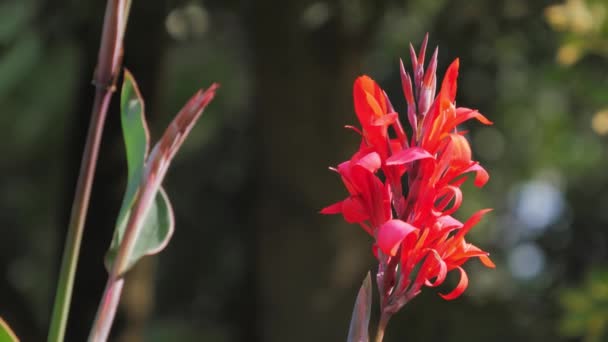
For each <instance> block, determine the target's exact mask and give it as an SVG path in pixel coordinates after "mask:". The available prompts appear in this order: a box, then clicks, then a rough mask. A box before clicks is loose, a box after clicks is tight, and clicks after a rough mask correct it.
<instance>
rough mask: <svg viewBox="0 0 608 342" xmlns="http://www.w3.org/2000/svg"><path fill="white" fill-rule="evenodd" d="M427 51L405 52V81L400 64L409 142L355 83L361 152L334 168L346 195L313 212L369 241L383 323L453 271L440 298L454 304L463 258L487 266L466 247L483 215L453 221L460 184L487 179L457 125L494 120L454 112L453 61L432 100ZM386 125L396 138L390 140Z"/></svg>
mask: <svg viewBox="0 0 608 342" xmlns="http://www.w3.org/2000/svg"><path fill="white" fill-rule="evenodd" d="M427 43H428V35H427V36H426V37H425V39H424V41H423V43H422V46H421V49H420V51H419V53H418V54H416V51H415V49H414V48H413V46H412V45H411V44H410V55H411V62H412V68H413V71H412V73H410V74H408V72H407V71H406V70H405V67H404V64H403V61H400V63H399V73H400V76H401V86H402V91H403V96H404V97H405V101H406V102H407V119H408V122H409V124H410V126H411V129H412V137H411V140H410V142H409V143H408V141H407V137H406V135H405V130H404V129H403V126H402V125H401V121H400V119H399V115H398V114H397V113H396V112H395V110H394V108H393V106H392V105H391V101H390V100H389V98H388V96H387V94H386V93H385V92H384V91H383V90H382V89H381V88H380V86H379V85H378V84H377V83H376V82H375V81H374V80H372V79H371V78H370V77H368V76H361V77H359V78H357V79H356V81H355V84H354V86H353V96H354V105H355V112H356V114H357V118H358V119H359V122H360V125H361V127H360V129H359V128H355V127H351V129H353V130H355V131H356V132H358V133H359V134H360V135H361V136H362V140H361V145H360V146H359V149H358V151H357V152H355V153H354V155H353V156H352V157H351V159H350V160H348V161H346V162H343V163H341V164H340V165H339V166H338V167H337V169H336V171H337V172H338V173H339V174H340V176H341V178H342V181H343V182H344V186H345V187H346V189H347V191H348V194H349V196H348V197H347V198H346V199H345V200H343V201H341V202H338V203H336V204H333V205H330V206H329V207H327V208H324V209H323V210H321V213H323V214H341V215H342V216H343V217H344V219H345V220H346V221H347V222H352V223H358V224H359V225H361V227H362V228H363V229H364V230H365V231H366V232H367V233H368V234H369V235H370V236H372V237H373V238H374V239H375V243H374V244H373V247H372V251H373V253H374V255H375V256H376V258H377V260H378V263H379V267H378V274H377V277H376V278H377V283H378V284H379V291H380V292H381V293H380V298H381V309H382V311H383V313H385V314H389V315H390V314H393V313H395V312H396V311H397V310H399V309H400V308H401V307H402V306H403V305H404V304H405V303H407V302H408V301H409V300H411V299H412V298H414V297H415V296H416V295H418V294H419V293H420V292H421V290H422V288H423V287H424V286H428V287H435V286H439V285H441V284H443V283H444V281H445V279H446V276H447V274H448V273H449V272H450V271H452V270H458V271H459V273H460V281H459V283H458V285H457V286H456V288H455V289H454V290H452V291H451V292H450V293H447V294H440V296H442V297H443V298H445V299H446V300H452V299H455V298H457V297H459V296H460V295H461V294H462V293H463V292H464V291H465V290H466V288H467V286H468V277H467V274H466V272H465V271H464V269H463V268H462V266H463V265H464V263H466V262H467V261H468V260H469V259H471V258H478V259H479V260H480V261H481V262H482V264H483V265H484V266H486V267H489V268H494V267H495V265H494V263H493V262H492V260H491V259H490V258H489V253H487V252H486V251H483V250H482V249H480V248H479V247H477V246H475V245H473V244H471V243H469V242H467V241H466V239H465V238H466V234H467V233H468V232H469V231H470V230H471V229H472V228H473V227H474V226H475V225H477V224H478V223H479V221H480V220H481V218H482V217H483V216H484V215H485V214H486V213H487V212H488V211H489V209H484V210H480V211H478V212H476V213H474V214H473V215H471V217H470V218H469V219H468V220H466V222H464V223H462V222H460V221H458V220H457V219H455V218H454V217H453V216H452V215H453V214H455V213H456V211H458V209H459V208H460V207H461V204H462V201H463V194H462V189H461V186H462V184H463V183H464V182H465V181H466V179H467V176H468V173H471V172H473V173H475V177H474V184H475V186H478V187H481V186H483V185H485V184H486V183H487V181H488V180H489V174H488V172H487V171H486V170H485V169H484V168H483V167H482V166H481V165H480V164H479V162H477V161H475V160H473V154H472V151H471V146H470V144H469V141H468V140H467V139H466V138H465V134H466V132H465V131H462V130H459V129H458V125H460V124H462V123H464V122H466V121H468V120H471V119H475V120H477V121H479V122H481V123H482V124H484V125H490V124H492V122H491V121H490V120H488V119H487V118H486V117H485V116H483V115H482V114H481V113H479V112H478V111H477V110H474V109H469V108H458V107H456V103H455V99H456V91H457V78H458V69H459V65H460V61H459V59H455V60H454V61H453V62H452V64H450V66H449V67H448V69H447V70H446V72H445V76H444V77H443V79H442V80H441V86H440V89H439V91H438V93H437V94H436V90H437V89H436V88H437V87H436V86H437V84H438V83H437V82H438V80H437V75H436V71H437V58H438V57H437V56H438V49H435V51H434V53H433V56H432V57H431V58H430V61H429V64H428V67H426V72H425V66H424V59H425V53H426V46H427ZM410 75H411V76H410ZM389 127H392V128H393V130H394V131H395V133H396V137H393V138H391V137H389V134H388V128H389ZM402 185H405V188H407V189H408V191H407V192H406V193H404V191H403V188H404V186H402ZM416 269H418V273H417V275H416V277H415V279H412V277H413V274H412V273H413V272H414V270H416Z"/></svg>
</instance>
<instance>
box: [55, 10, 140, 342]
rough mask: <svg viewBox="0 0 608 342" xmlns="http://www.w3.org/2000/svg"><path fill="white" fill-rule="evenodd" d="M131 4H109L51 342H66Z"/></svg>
mask: <svg viewBox="0 0 608 342" xmlns="http://www.w3.org/2000/svg"><path fill="white" fill-rule="evenodd" d="M130 6H131V0H108V2H107V5H106V12H105V18H104V24H103V32H102V35H101V44H100V48H99V55H98V60H97V68H96V70H95V75H94V78H93V84H94V85H95V100H94V102H93V109H92V112H91V121H90V123H89V129H88V133H87V138H86V143H85V147H84V152H83V155H82V161H81V165H80V172H79V175H78V182H77V185H76V192H75V195H74V201H73V204H72V211H71V214H70V221H69V226H68V233H67V236H66V241H65V247H64V251H63V257H62V260H61V269H60V273H59V281H58V283H57V291H56V294H55V303H54V305H53V314H52V318H51V326H50V330H49V335H48V342H57V341H63V339H64V336H65V329H66V325H67V320H68V314H69V309H70V303H71V299H72V291H73V287H74V277H75V275H76V266H77V264H78V256H79V254H80V244H81V241H82V234H83V231H84V223H85V220H86V216H87V211H88V208H89V200H90V197H91V187H92V185H93V178H94V176H95V168H96V165H97V159H98V154H99V146H100V142H101V137H102V133H103V127H104V123H105V119H106V114H107V112H108V107H109V105H110V100H111V99H112V94H113V93H114V91H115V89H116V86H115V83H116V79H117V77H118V75H119V72H120V66H121V64H122V48H123V38H124V33H125V29H126V26H127V18H128V14H129V9H130Z"/></svg>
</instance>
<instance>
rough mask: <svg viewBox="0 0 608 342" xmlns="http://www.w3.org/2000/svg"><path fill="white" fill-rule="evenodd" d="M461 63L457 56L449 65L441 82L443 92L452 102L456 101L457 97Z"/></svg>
mask: <svg viewBox="0 0 608 342" xmlns="http://www.w3.org/2000/svg"><path fill="white" fill-rule="evenodd" d="M459 65H460V60H459V59H458V58H456V59H455V60H454V61H453V62H452V64H450V66H449V67H448V70H447V71H446V72H445V76H444V77H443V82H442V83H441V93H442V94H443V95H445V96H447V98H448V99H449V100H450V102H454V100H455V99H456V79H457V78H458V67H459Z"/></svg>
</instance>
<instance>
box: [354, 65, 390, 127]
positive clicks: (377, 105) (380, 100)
mask: <svg viewBox="0 0 608 342" xmlns="http://www.w3.org/2000/svg"><path fill="white" fill-rule="evenodd" d="M353 98H354V102H355V112H356V113H357V117H358V118H359V121H360V122H361V125H363V126H364V128H365V126H366V125H369V124H370V122H371V120H372V117H373V116H380V115H384V114H385V113H386V102H385V99H384V96H383V91H382V89H381V88H380V86H378V84H376V82H375V81H374V80H373V79H371V78H370V77H369V76H366V75H363V76H360V77H358V78H357V79H356V80H355V84H354V85H353Z"/></svg>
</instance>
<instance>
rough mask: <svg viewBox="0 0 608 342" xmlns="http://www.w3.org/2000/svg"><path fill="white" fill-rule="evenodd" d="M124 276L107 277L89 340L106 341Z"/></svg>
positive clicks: (92, 341) (95, 341)
mask: <svg viewBox="0 0 608 342" xmlns="http://www.w3.org/2000/svg"><path fill="white" fill-rule="evenodd" d="M124 282H125V280H124V278H119V279H116V278H114V277H108V282H107V283H106V288H105V290H104V291H103V298H102V300H101V303H100V304H99V309H98V311H97V315H96V317H95V322H94V323H93V328H92V329H91V335H90V336H89V341H90V342H97V341H107V340H108V336H109V335H110V330H111V329H112V323H113V322H114V317H115V316H116V309H117V308H118V303H119V302H120V295H121V293H122V287H123V285H124Z"/></svg>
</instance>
